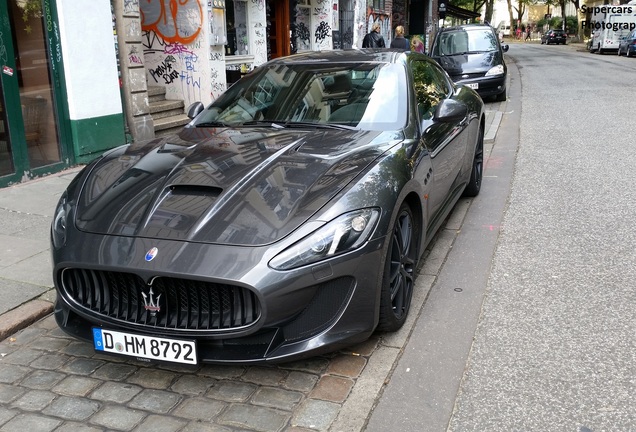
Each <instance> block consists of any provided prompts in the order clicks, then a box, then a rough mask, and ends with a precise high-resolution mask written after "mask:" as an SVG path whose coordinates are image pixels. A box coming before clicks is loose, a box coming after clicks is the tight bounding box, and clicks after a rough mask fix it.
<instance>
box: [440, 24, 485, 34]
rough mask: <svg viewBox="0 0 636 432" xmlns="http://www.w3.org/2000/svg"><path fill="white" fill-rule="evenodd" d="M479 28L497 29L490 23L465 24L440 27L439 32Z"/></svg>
mask: <svg viewBox="0 0 636 432" xmlns="http://www.w3.org/2000/svg"><path fill="white" fill-rule="evenodd" d="M479 29H490V30H492V31H496V29H495V28H494V27H492V26H490V25H488V24H464V25H458V26H453V27H442V28H441V29H439V32H445V31H458V30H479Z"/></svg>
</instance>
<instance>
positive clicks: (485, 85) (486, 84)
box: [452, 74, 506, 98]
mask: <svg viewBox="0 0 636 432" xmlns="http://www.w3.org/2000/svg"><path fill="white" fill-rule="evenodd" d="M452 78H453V81H455V82H456V83H457V84H464V85H468V86H469V87H470V84H477V85H478V88H477V89H476V90H475V91H476V92H477V93H478V94H479V96H481V97H482V98H483V97H487V96H496V95H498V94H501V93H503V92H505V91H506V74H503V75H498V76H494V77H486V76H484V77H476V78H467V79H461V78H459V77H452Z"/></svg>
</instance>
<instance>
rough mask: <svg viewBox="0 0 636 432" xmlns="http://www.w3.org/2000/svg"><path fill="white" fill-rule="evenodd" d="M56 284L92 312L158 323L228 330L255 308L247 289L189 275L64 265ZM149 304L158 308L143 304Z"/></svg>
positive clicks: (252, 315)
mask: <svg viewBox="0 0 636 432" xmlns="http://www.w3.org/2000/svg"><path fill="white" fill-rule="evenodd" d="M61 287H62V289H63V290H64V292H65V294H66V295H67V296H68V297H70V298H71V299H73V300H74V302H75V303H76V304H78V305H79V306H81V307H83V308H85V309H87V310H90V311H91V312H93V313H97V314H100V315H103V316H105V317H108V318H111V319H114V320H118V321H123V322H126V323H131V324H138V325H144V326H152V327H158V328H166V329H176V330H232V329H238V328H244V327H246V326H249V325H251V324H253V323H255V322H256V321H257V320H258V318H259V316H260V312H261V308H260V303H259V301H258V298H257V297H256V294H255V293H254V292H252V291H250V290H249V289H246V288H242V287H237V286H232V285H225V284H216V283H210V282H203V281H197V280H189V279H177V278H169V277H156V278H154V280H153V282H152V285H151V286H148V285H147V284H146V283H145V282H144V280H143V279H142V278H141V277H139V276H137V275H135V274H131V273H120V272H111V271H101V270H87V269H76V268H69V269H65V270H64V271H63V272H62V274H61ZM150 289H152V295H150ZM142 293H143V294H145V295H146V298H144V296H143V294H142ZM153 304H154V305H156V306H158V307H159V311H157V312H154V311H152V310H147V309H146V308H147V307H148V306H152V305H153ZM150 309H152V308H150Z"/></svg>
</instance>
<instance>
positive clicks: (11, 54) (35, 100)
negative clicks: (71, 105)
mask: <svg viewBox="0 0 636 432" xmlns="http://www.w3.org/2000/svg"><path fill="white" fill-rule="evenodd" d="M43 4H44V5H48V4H49V2H48V0H47V1H45V2H42V1H41V0H8V1H7V2H2V3H0V15H1V16H5V17H8V18H9V19H8V20H2V23H0V39H1V40H0V62H1V63H2V65H1V67H2V79H1V80H0V117H1V122H0V187H1V186H5V185H7V184H9V183H12V182H15V181H19V180H21V179H24V178H25V177H27V178H28V177H31V176H33V175H34V174H37V173H38V171H39V172H43V171H46V170H51V168H52V167H53V166H55V165H56V164H60V163H61V161H62V151H61V147H60V133H59V128H58V125H57V124H58V123H57V121H56V119H57V118H58V116H57V107H56V101H55V99H54V97H53V86H52V80H51V76H52V74H51V61H50V59H51V55H50V52H49V50H48V46H47V43H46V38H47V30H49V31H50V30H51V29H46V28H45V25H44V23H45V17H46V13H45V11H44V10H43ZM49 18H50V15H49ZM47 21H48V22H51V20H50V19H49V20H47ZM51 26H53V23H51ZM52 30H54V31H55V32H56V33H58V34H59V32H58V31H57V30H56V29H52ZM56 36H57V35H56Z"/></svg>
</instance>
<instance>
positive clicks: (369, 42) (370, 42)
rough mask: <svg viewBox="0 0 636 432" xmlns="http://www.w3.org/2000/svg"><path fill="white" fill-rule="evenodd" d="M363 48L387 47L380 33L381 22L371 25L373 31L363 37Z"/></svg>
mask: <svg viewBox="0 0 636 432" xmlns="http://www.w3.org/2000/svg"><path fill="white" fill-rule="evenodd" d="M362 48H386V44H385V43H384V38H383V37H382V35H381V34H380V23H374V24H373V25H372V26H371V31H370V32H369V33H367V34H366V36H365V37H364V39H362Z"/></svg>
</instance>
